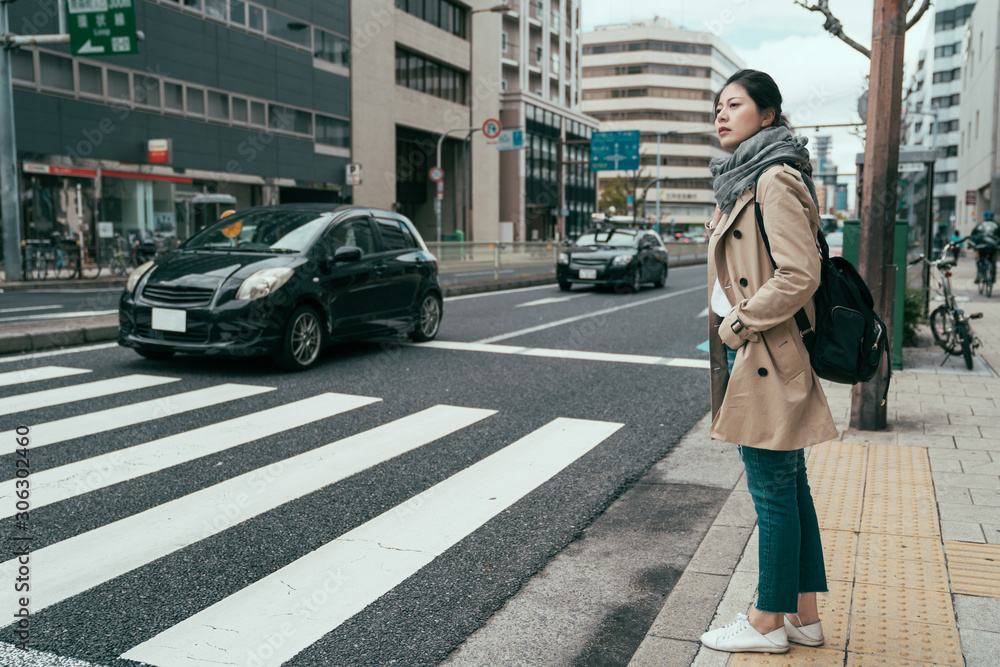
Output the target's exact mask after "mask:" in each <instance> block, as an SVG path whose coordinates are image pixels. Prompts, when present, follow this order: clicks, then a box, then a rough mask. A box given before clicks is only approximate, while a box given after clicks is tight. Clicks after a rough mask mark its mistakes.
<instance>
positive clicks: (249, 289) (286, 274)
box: [236, 266, 294, 301]
mask: <svg viewBox="0 0 1000 667" xmlns="http://www.w3.org/2000/svg"><path fill="white" fill-rule="evenodd" d="M293 273H294V271H292V270H291V269H290V268H288V267H286V266H283V267H277V268H273V269H261V270H260V271H258V272H257V273H254V274H253V275H252V276H250V277H249V278H247V279H246V280H244V281H243V284H242V285H240V288H239V290H237V292H236V300H237V301H249V300H251V299H260V298H261V297H265V296H267V295H268V294H273V293H274V292H275V291H276V290H277V289H278V288H279V287H281V286H282V285H284V284H285V283H287V282H288V279H289V278H291V277H292V274H293Z"/></svg>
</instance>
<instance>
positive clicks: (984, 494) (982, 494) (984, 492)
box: [969, 489, 1000, 627]
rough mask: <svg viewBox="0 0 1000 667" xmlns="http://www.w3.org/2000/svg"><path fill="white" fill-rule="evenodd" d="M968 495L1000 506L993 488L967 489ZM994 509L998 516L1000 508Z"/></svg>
mask: <svg viewBox="0 0 1000 667" xmlns="http://www.w3.org/2000/svg"><path fill="white" fill-rule="evenodd" d="M969 495H970V496H971V497H972V502H973V503H975V504H976V505H988V506H989V507H1000V491H996V490H994V489H969ZM996 511H997V512H998V515H997V516H998V518H1000V510H996ZM994 521H995V520H994ZM994 521H991V522H990V523H993V522H994ZM997 627H1000V626H997Z"/></svg>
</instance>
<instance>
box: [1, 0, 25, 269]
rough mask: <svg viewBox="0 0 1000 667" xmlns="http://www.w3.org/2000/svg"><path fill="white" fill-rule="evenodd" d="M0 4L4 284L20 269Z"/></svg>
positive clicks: (10, 98) (5, 23)
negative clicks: (5, 278)
mask: <svg viewBox="0 0 1000 667" xmlns="http://www.w3.org/2000/svg"><path fill="white" fill-rule="evenodd" d="M10 2H11V0H0V38H2V39H3V40H4V43H3V48H2V49H0V50H2V52H3V53H2V54H0V205H2V207H0V215H2V216H3V248H4V252H3V263H4V269H5V271H6V273H7V281H8V282H12V281H19V280H21V279H22V278H23V277H24V274H23V272H22V267H21V211H20V202H21V195H20V192H19V191H18V183H17V146H16V142H15V138H14V89H13V76H12V72H11V58H10V51H11V49H12V48H13V45H12V44H9V42H8V41H7V35H8V33H9V32H10V26H9V20H8V15H7V5H8V4H10Z"/></svg>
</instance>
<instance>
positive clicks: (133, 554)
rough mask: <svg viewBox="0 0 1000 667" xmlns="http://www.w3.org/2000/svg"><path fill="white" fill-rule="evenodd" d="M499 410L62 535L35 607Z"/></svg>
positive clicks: (47, 554)
mask: <svg viewBox="0 0 1000 667" xmlns="http://www.w3.org/2000/svg"><path fill="white" fill-rule="evenodd" d="M494 414H496V410H482V409H478V408H462V407H454V406H450V405H437V406H434V407H431V408H428V409H426V410H423V411H421V412H418V413H415V414H412V415H409V416H406V417H403V418H401V419H397V420H395V421H392V422H389V423H388V424H383V425H382V426H378V427H376V428H373V429H371V430H368V431H364V432H363V433H358V434H357V435H352V436H350V437H347V438H344V439H342V440H338V441H336V442H332V443H330V444H328V445H324V446H322V447H319V448H317V449H313V450H310V451H308V452H304V453H302V454H298V455H297V456H293V457H291V458H288V459H284V460H280V461H277V462H275V463H272V464H271V465H268V466H265V467H263V468H258V469H257V470H252V471H250V472H248V473H245V474H243V475H240V476H238V477H234V478H232V479H229V480H226V481H224V482H220V483H219V484H215V485H213V486H210V487H208V488H205V489H201V490H200V491H196V492H194V493H191V494H188V495H186V496H182V497H180V498H177V499H176V500H172V501H170V502H167V503H164V504H162V505H157V506H156V507H152V508H150V509H148V510H146V511H144V512H140V513H139V514H134V515H132V516H129V517H126V518H124V519H121V520H119V521H115V522H114V523H110V524H107V525H104V526H101V527H100V528H95V529H94V530H91V531H88V532H86V533H82V534H80V535H77V536H75V537H71V538H69V539H67V540H63V541H62V542H56V543H55V544H52V545H50V546H48V547H45V548H43V549H40V550H38V551H35V552H33V553H32V554H31V559H32V562H33V563H36V564H38V567H39V568H41V570H42V571H44V572H45V581H44V583H39V584H38V587H36V588H35V589H34V590H33V594H32V596H31V604H32V610H33V611H38V610H40V609H43V608H45V607H48V606H50V605H53V604H56V603H58V602H61V601H63V600H65V599H67V598H69V597H72V596H74V595H77V594H79V593H82V592H83V591H86V590H88V589H90V588H93V587H94V586H98V585H100V584H102V583H104V582H106V581H110V580H111V579H113V578H115V577H117V576H120V575H122V574H125V573H126V572H130V571H132V570H134V569H136V568H138V567H142V566H143V565H146V564H148V563H151V562H153V561H154V560H156V559H158V558H162V557H163V556H166V555H167V554H170V553H173V552H174V551H177V550H179V549H183V548H184V547H186V546H188V545H190V544H194V543H195V542H198V541H199V540H203V539H206V538H208V537H210V536H212V535H215V534H217V533H220V532H222V531H224V530H227V529H228V528H230V527H232V526H235V525H238V524H240V523H242V522H244V521H247V520H249V519H252V518H253V517H255V516H259V515H261V514H263V513H264V512H268V511H270V510H272V509H274V508H276V507H279V506H280V505H283V504H285V503H288V502H290V501H292V500H295V499H296V498H301V497H303V496H305V495H307V494H310V493H313V492H314V491H317V490H319V489H322V488H323V487H325V486H329V485H330V484H334V483H336V482H339V481H340V480H342V479H347V478H348V477H350V476H352V475H356V474H357V473H359V472H362V471H364V470H367V469H368V468H371V467H373V466H376V465H378V464H380V463H383V462H385V461H388V460H390V459H392V458H395V457H397V456H400V455H402V454H405V453H406V452H408V451H411V450H414V449H417V448H418V447H422V446H423V445H426V444H428V443H430V442H434V441H435V440H438V439H440V438H443V437H444V436H446V435H449V434H451V433H454V432H456V431H459V430H461V429H463V428H466V427H467V426H470V425H472V424H474V423H476V422H478V421H480V420H483V419H486V418H487V417H490V416H492V415H494ZM16 570H17V563H16V559H13V560H10V561H7V562H6V563H3V564H2V565H0V573H2V574H0V576H7V575H9V578H10V580H11V581H13V577H14V576H15V575H16ZM7 597H10V598H13V597H14V596H7ZM10 611H11V613H13V612H14V611H16V610H14V609H11V610H10ZM11 618H12V617H11Z"/></svg>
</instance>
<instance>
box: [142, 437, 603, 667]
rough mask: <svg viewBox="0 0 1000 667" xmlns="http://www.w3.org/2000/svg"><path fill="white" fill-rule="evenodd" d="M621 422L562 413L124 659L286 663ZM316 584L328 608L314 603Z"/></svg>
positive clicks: (169, 663) (167, 665) (182, 665)
mask: <svg viewBox="0 0 1000 667" xmlns="http://www.w3.org/2000/svg"><path fill="white" fill-rule="evenodd" d="M621 427H622V424H613V423H609V422H596V421H589V420H579V419H557V420H555V421H553V422H551V423H549V424H548V425H546V426H544V427H543V428H541V429H539V430H537V431H535V432H534V433H531V434H529V435H528V436H526V437H524V438H522V439H520V440H518V441H517V442H515V443H513V444H511V445H508V446H507V447H505V448H504V449H502V450H500V451H499V452H497V453H495V454H492V455H490V456H488V457H487V458H485V459H483V460H482V461H479V462H478V463H476V464H474V465H472V466H470V467H469V468H466V469H465V470H463V471H462V472H459V473H457V474H455V475H453V476H451V477H449V478H448V479H446V480H444V481H443V482H441V483H439V484H437V485H435V486H433V487H431V488H430V489H428V490H427V491H425V492H424V493H422V494H420V496H419V497H420V498H422V499H424V500H425V501H426V502H425V503H424V504H423V506H421V507H420V508H419V509H418V510H414V509H412V508H411V507H410V505H409V504H408V503H403V504H401V505H397V506H396V507H394V508H393V509H391V510H389V511H388V512H385V513H384V514H381V515H379V516H378V517H376V518H374V519H372V520H371V521H369V522H367V523H365V524H362V525H361V526H359V527H357V528H355V529H354V530H351V531H349V532H348V533H346V534H344V535H342V536H341V537H339V538H337V539H336V540H334V541H332V542H330V543H328V544H326V545H325V546H323V547H320V548H319V549H317V550H315V551H313V552H311V553H309V554H307V555H306V556H303V557H302V558H299V559H298V560H296V561H294V562H293V563H291V564H289V565H286V566H285V567H283V568H281V569H280V570H278V571H277V572H274V573H273V574H270V575H268V576H266V577H264V578H263V579H260V580H259V581H257V582H256V583H254V584H252V585H250V586H248V587H246V588H244V589H242V590H241V591H239V592H238V593H235V594H233V595H231V596H229V597H227V598H225V599H223V600H221V601H219V602H217V603H216V604H214V605H212V606H210V607H208V608H207V609H205V610H203V611H201V612H199V613H197V614H195V615H194V616H192V617H190V618H188V619H186V620H184V621H181V622H180V623H178V624H177V625H174V626H173V627H171V628H170V629H168V630H166V631H164V632H162V633H160V634H159V635H157V636H155V637H153V638H151V639H149V640H147V641H145V642H143V643H141V644H139V645H138V646H136V647H134V648H132V649H131V650H129V651H126V652H125V653H124V654H122V657H123V658H126V659H129V660H137V661H140V662H146V663H149V664H152V665H157V666H160V667H186V666H188V665H190V666H192V667H193V666H195V665H197V666H199V667H201V666H203V665H206V664H213V663H217V662H226V663H232V661H233V660H234V659H236V660H242V661H244V662H246V663H247V664H250V662H249V661H250V660H253V664H257V665H262V666H268V665H280V664H282V663H283V662H285V661H287V660H289V659H290V658H291V657H292V656H294V655H295V654H296V653H299V652H300V651H302V650H303V649H305V648H307V647H308V646H309V645H311V644H313V643H314V642H316V641H317V640H319V639H320V638H321V637H322V636H323V635H325V634H326V633H328V632H330V631H332V630H334V629H335V628H336V627H337V626H339V625H340V624H341V623H343V622H344V621H346V620H347V619H349V618H350V617H351V616H353V615H355V614H357V613H358V612H360V611H361V610H362V609H364V608H365V607H367V606H368V605H369V604H371V603H372V602H374V601H375V600H377V599H378V598H379V597H381V596H382V595H384V594H385V593H387V592H389V591H390V590H392V588H393V587H395V586H397V585H399V584H400V583H402V582H403V581H404V580H405V579H407V578H408V577H409V576H411V575H413V574H415V573H416V572H417V571H418V570H420V569H421V568H422V567H424V566H425V565H427V564H428V563H430V562H431V561H433V560H434V559H435V558H436V557H438V556H439V555H441V554H442V553H444V551H445V550H447V549H448V548H450V547H452V546H454V545H455V544H457V543H458V542H459V541H460V540H461V539H462V538H464V537H466V536H467V535H469V534H470V533H472V532H473V531H474V530H476V529H477V528H479V527H480V526H482V525H483V524H485V523H486V522H487V521H489V520H490V519H491V518H493V517H494V516H496V515H497V514H499V513H500V512H502V511H503V510H505V509H506V508H508V507H510V506H511V505H513V504H514V503H515V502H517V501H518V500H520V499H521V498H523V497H524V496H525V495H527V494H528V493H529V492H530V491H532V490H533V489H535V488H536V487H538V486H539V485H541V484H542V483H544V482H546V481H547V480H548V479H550V478H551V477H552V476H554V475H555V474H556V473H558V472H559V471H560V470H562V469H564V468H565V467H566V466H568V465H569V464H570V463H572V462H573V461H575V460H576V459H578V458H580V457H581V456H583V455H584V454H586V453H587V452H588V451H590V450H591V449H593V448H594V447H596V446H597V445H598V444H600V443H601V442H602V441H604V440H605V439H606V438H608V437H609V436H610V435H611V434H613V433H614V432H615V431H617V430H618V429H619V428H621ZM318 590H322V591H325V592H326V593H327V595H325V596H324V599H325V600H326V602H325V604H322V603H320V604H316V603H314V604H307V602H308V601H309V600H310V598H311V597H312V596H313V595H314V593H315V592H316V591H318ZM290 591H291V593H290ZM282 628H292V629H293V631H292V632H289V633H283V632H282ZM269 640H272V641H269ZM263 649H266V650H263Z"/></svg>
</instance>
